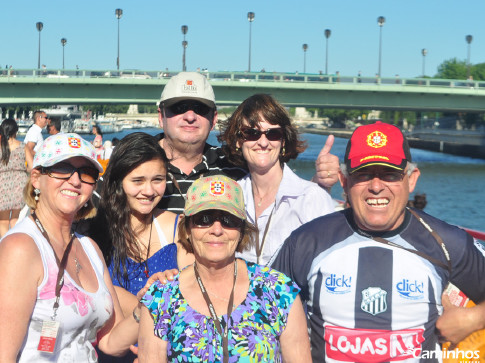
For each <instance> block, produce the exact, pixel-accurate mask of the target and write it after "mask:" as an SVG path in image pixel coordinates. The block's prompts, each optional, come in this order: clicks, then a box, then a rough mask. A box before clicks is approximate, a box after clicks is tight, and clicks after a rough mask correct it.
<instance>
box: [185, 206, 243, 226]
mask: <svg viewBox="0 0 485 363" xmlns="http://www.w3.org/2000/svg"><path fill="white" fill-rule="evenodd" d="M216 221H219V222H220V223H221V225H222V227H224V228H240V227H241V226H242V225H243V223H244V221H243V220H242V219H240V218H237V217H236V216H234V215H232V214H230V213H227V212H223V211H219V210H209V211H202V212H199V213H197V214H195V215H193V216H192V223H193V224H194V225H195V226H197V227H202V228H208V227H210V226H212V225H213V224H214V223H215V222H216Z"/></svg>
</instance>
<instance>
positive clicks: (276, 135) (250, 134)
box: [240, 127, 283, 141]
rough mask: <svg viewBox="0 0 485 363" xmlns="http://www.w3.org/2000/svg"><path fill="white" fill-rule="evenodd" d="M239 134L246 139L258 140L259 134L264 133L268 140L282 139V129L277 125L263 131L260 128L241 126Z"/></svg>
mask: <svg viewBox="0 0 485 363" xmlns="http://www.w3.org/2000/svg"><path fill="white" fill-rule="evenodd" d="M240 134H241V136H242V137H243V139H244V140H246V141H258V140H259V139H260V138H261V135H263V134H264V135H265V136H266V138H267V139H268V140H269V141H280V140H282V139H283V129H282V128H280V127H278V128H274V129H267V130H265V131H261V130H260V129H255V128H250V127H247V128H243V129H241V131H240Z"/></svg>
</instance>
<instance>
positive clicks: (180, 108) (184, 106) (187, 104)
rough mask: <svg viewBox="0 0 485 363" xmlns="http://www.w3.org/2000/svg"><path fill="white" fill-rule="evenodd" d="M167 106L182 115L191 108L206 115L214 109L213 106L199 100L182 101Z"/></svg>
mask: <svg viewBox="0 0 485 363" xmlns="http://www.w3.org/2000/svg"><path fill="white" fill-rule="evenodd" d="M167 108H168V109H169V110H170V112H171V113H173V114H174V115H181V114H184V113H186V112H187V111H189V110H192V111H194V112H195V113H196V114H197V115H200V116H205V115H207V114H208V113H209V112H210V111H211V110H212V108H211V107H209V106H207V105H206V104H204V103H202V102H198V101H180V102H177V103H175V104H173V105H171V106H168V107H167Z"/></svg>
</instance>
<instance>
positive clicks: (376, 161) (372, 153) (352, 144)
mask: <svg viewBox="0 0 485 363" xmlns="http://www.w3.org/2000/svg"><path fill="white" fill-rule="evenodd" d="M344 161H345V164H346V165H347V171H348V172H349V173H350V174H352V173H353V172H354V171H356V170H359V169H361V168H363V167H366V166H370V165H385V166H389V167H391V168H394V169H399V170H404V169H405V168H406V164H407V162H408V161H412V159H411V152H410V151H409V144H408V141H407V139H406V137H405V136H404V135H403V133H402V132H401V130H400V129H399V128H397V127H396V126H394V125H390V124H386V123H384V122H381V121H377V122H376V123H374V124H370V125H364V126H359V127H357V128H356V129H355V130H354V132H353V134H352V136H351V137H350V140H349V142H348V144H347V150H346V151H345V158H344Z"/></svg>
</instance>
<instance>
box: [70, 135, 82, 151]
mask: <svg viewBox="0 0 485 363" xmlns="http://www.w3.org/2000/svg"><path fill="white" fill-rule="evenodd" d="M67 143H68V144H69V147H72V148H73V149H79V148H80V147H81V140H80V139H78V138H77V137H68V138H67Z"/></svg>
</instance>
